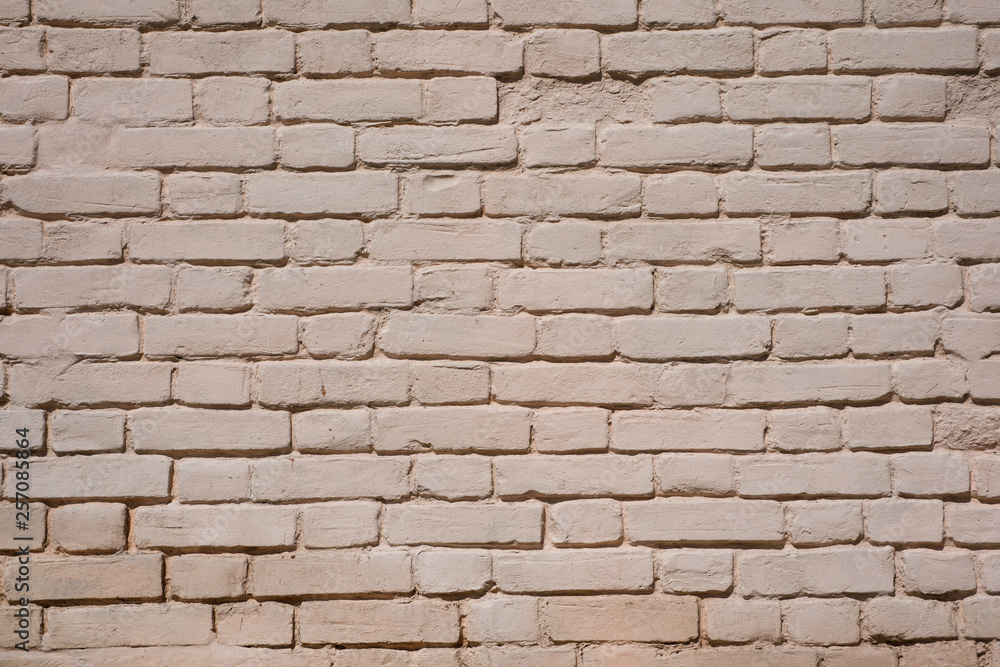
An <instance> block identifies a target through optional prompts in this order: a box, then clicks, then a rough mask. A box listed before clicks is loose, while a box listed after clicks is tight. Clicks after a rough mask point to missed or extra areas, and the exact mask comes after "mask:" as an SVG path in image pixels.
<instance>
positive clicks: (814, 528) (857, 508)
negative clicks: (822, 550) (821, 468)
mask: <svg viewBox="0 0 1000 667" xmlns="http://www.w3.org/2000/svg"><path fill="white" fill-rule="evenodd" d="M785 509H786V511H787V512H788V517H789V525H788V532H789V538H790V539H791V541H792V544H794V545H796V546H820V545H827V544H838V543H852V542H856V541H857V540H858V538H860V537H861V535H862V533H863V532H864V531H863V529H862V525H861V503H858V502H840V501H833V502H824V501H819V502H805V501H800V502H792V503H788V504H786V505H785Z"/></svg>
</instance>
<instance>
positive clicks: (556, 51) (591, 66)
mask: <svg viewBox="0 0 1000 667" xmlns="http://www.w3.org/2000/svg"><path fill="white" fill-rule="evenodd" d="M577 6H578V7H579V5H577ZM600 49H601V42H600V34H599V33H597V32H594V31H592V30H536V31H535V32H533V33H531V36H530V37H529V38H528V39H527V40H526V42H525V51H524V67H525V69H526V70H527V71H528V72H529V73H530V74H534V75H535V76H544V77H552V78H556V79H586V78H588V77H591V76H593V75H595V74H597V73H598V72H600V71H601V56H600Z"/></svg>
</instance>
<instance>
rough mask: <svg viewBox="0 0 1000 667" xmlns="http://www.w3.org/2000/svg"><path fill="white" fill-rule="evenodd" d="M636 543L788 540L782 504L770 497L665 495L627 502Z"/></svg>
mask: <svg viewBox="0 0 1000 667" xmlns="http://www.w3.org/2000/svg"><path fill="white" fill-rule="evenodd" d="M624 510H625V526H626V528H625V532H626V535H627V537H628V539H629V541H630V542H632V543H634V544H663V545H701V546H708V545H719V544H728V543H732V544H772V543H780V542H782V541H783V540H784V527H783V525H782V524H783V519H782V516H781V505H780V504H779V503H776V502H773V501H769V500H729V499H710V500H704V499H698V500H689V499H669V500H667V499H663V500H652V501H646V502H632V503H626V504H625V505H624Z"/></svg>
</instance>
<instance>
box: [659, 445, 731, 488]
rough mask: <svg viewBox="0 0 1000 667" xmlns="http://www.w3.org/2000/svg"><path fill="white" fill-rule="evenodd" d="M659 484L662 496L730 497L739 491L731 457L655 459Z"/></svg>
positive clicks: (669, 456) (666, 455)
mask: <svg viewBox="0 0 1000 667" xmlns="http://www.w3.org/2000/svg"><path fill="white" fill-rule="evenodd" d="M656 480H657V481H656V484H657V488H658V491H659V493H660V494H662V495H668V496H669V495H698V496H727V495H731V494H732V493H734V492H735V491H736V469H735V467H734V465H733V458H732V457H731V456H720V455H717V454H664V455H662V456H658V457H656Z"/></svg>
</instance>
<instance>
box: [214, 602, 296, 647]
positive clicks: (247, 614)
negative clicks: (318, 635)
mask: <svg viewBox="0 0 1000 667" xmlns="http://www.w3.org/2000/svg"><path fill="white" fill-rule="evenodd" d="M293 614H294V608H293V607H292V606H290V605H285V604H278V603H277V602H241V603H237V604H228V605H223V606H221V607H219V608H218V609H216V612H215V625H216V632H217V633H218V635H219V642H220V643H222V644H231V645H236V646H290V645H291V644H292V642H293V634H292V616H293Z"/></svg>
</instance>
